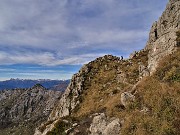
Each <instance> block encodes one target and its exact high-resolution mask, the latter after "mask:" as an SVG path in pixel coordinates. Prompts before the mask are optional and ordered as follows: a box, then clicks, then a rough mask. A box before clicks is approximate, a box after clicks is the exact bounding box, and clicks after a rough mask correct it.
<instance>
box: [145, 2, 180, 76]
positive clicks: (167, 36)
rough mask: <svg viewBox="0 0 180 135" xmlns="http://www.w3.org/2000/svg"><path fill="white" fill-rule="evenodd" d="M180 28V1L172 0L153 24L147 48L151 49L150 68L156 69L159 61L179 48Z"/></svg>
mask: <svg viewBox="0 0 180 135" xmlns="http://www.w3.org/2000/svg"><path fill="white" fill-rule="evenodd" d="M179 29H180V1H179V0H170V2H169V3H168V4H167V7H166V10H165V11H164V12H163V14H162V16H161V17H160V18H159V20H158V21H156V22H154V24H153V25H152V28H151V31H150V34H149V40H148V42H147V45H146V49H148V50H149V55H148V58H149V60H148V68H149V69H150V72H151V73H152V72H153V71H155V70H156V67H157V65H158V62H159V61H160V60H161V59H162V58H163V57H165V56H166V55H169V54H172V53H173V52H174V51H176V50H177V46H178V43H177V40H176V39H177V34H176V33H177V31H178V30H179Z"/></svg>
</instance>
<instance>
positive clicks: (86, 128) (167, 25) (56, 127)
mask: <svg viewBox="0 0 180 135" xmlns="http://www.w3.org/2000/svg"><path fill="white" fill-rule="evenodd" d="M179 19H180V1H179V0H170V1H169V3H168V4H167V7H166V10H165V11H164V12H163V14H162V16H161V17H160V19H159V20H158V21H157V22H155V23H154V24H153V26H152V28H151V31H150V35H149V40H148V42H147V45H146V47H145V49H143V50H141V51H139V52H136V53H134V54H132V55H131V57H130V59H128V60H123V59H120V58H118V57H115V56H112V55H106V56H104V57H100V58H97V59H96V60H94V61H92V62H90V63H89V64H86V65H84V66H83V67H82V68H81V70H80V71H79V73H77V74H75V75H74V76H73V77H72V80H71V83H70V85H69V86H68V88H67V89H66V91H65V93H64V94H63V96H62V98H61V99H60V101H59V103H58V105H57V106H56V107H55V108H54V109H53V111H52V112H51V114H50V116H49V119H48V122H46V123H43V124H42V125H41V126H40V127H39V128H37V129H36V132H35V135H54V134H69V135H79V134H90V135H91V134H93V135H100V134H102V135H107V134H112V135H116V134H120V133H121V134H126V135H127V134H133V133H136V134H151V133H154V132H155V133H159V134H177V132H178V131H176V130H177V129H180V128H179V127H177V125H176V124H175V123H178V121H179V117H178V114H179V108H178V107H174V106H177V104H178V103H179V100H178V99H176V102H175V99H173V98H172V97H174V98H175V97H177V95H178V92H177V93H176V92H175V93H170V92H169V91H167V90H165V88H166V89H173V90H175V91H178V90H179V88H178V86H179V83H177V82H178V81H179V77H178V74H180V73H179V65H178V63H177V62H176V60H175V59H173V60H174V61H175V66H174V68H173V69H172V71H169V70H171V67H170V68H169V69H165V70H164V69H163V70H164V72H163V74H161V75H163V76H164V75H165V74H166V72H167V71H168V73H167V76H170V79H171V80H173V81H174V82H172V83H171V84H168V83H166V82H161V81H162V80H158V79H157V78H158V77H159V76H158V75H156V74H158V73H159V72H161V71H157V70H158V67H160V64H161V63H160V62H161V61H162V60H163V58H164V57H165V58H166V56H171V55H172V58H173V57H175V56H178V57H177V59H179V55H178V54H179V53H178V52H179V45H178V40H177V39H178V38H179V37H178V34H177V33H178V31H179V29H180V25H179V23H180V20H179ZM173 55H175V56H173ZM167 60H168V58H167ZM171 60H172V59H171ZM173 60H172V61H173ZM164 67H165V66H164ZM161 68H163V67H162V66H161ZM165 68H167V67H165ZM165 77H166V76H165ZM167 78H168V77H167ZM144 83H145V84H146V85H144ZM147 86H148V87H147ZM144 89H145V90H144ZM146 89H148V90H149V92H147V91H146ZM160 90H162V91H160ZM156 91H158V92H157V93H156ZM143 94H144V95H143ZM152 95H154V96H152ZM157 95H159V97H157ZM147 97H148V98H149V97H151V98H152V99H153V100H152V99H148V98H147ZM154 97H155V98H157V99H154ZM158 98H159V99H158ZM161 99H162V100H161ZM154 101H155V102H156V101H157V102H159V103H158V105H156V103H154ZM165 101H167V102H165ZM164 102H165V103H164ZM169 102H170V103H169ZM164 104H165V105H164ZM167 104H169V105H167ZM161 105H162V106H161ZM154 106H156V107H157V108H155V107H154ZM164 106H165V107H164ZM168 106H169V107H170V108H168ZM175 110H176V111H175ZM162 112H163V114H161V113H162ZM172 112H177V113H172ZM168 113H170V114H173V116H174V117H176V119H174V120H172V119H171V118H172V117H173V116H169V115H168ZM159 114H161V115H159ZM165 114H166V115H165ZM134 115H136V116H137V119H135V117H134ZM161 116H162V117H161ZM138 118H141V119H143V120H144V121H141V119H138ZM151 118H152V119H153V120H154V121H156V123H157V124H159V125H162V127H159V125H156V123H153V124H154V125H155V126H154V127H153V126H152V125H153V124H152V119H151ZM159 119H160V121H158V120H159ZM132 120H133V121H132ZM140 121H141V123H143V122H145V123H144V125H141V124H139V123H138V122H140ZM162 121H163V122H164V123H165V125H163V124H160V123H159V122H162ZM170 121H173V122H172V123H170ZM168 122H169V123H168ZM137 123H138V124H137ZM136 124H137V125H136ZM63 125H66V126H65V127H64V126H63ZM73 125H76V126H73ZM172 125H175V127H171V126H172ZM156 127H159V128H158V129H156ZM166 127H167V129H166ZM138 129H143V130H138ZM156 130H157V131H156ZM127 131H128V132H127Z"/></svg>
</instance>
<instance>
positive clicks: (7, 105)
mask: <svg viewBox="0 0 180 135" xmlns="http://www.w3.org/2000/svg"><path fill="white" fill-rule="evenodd" d="M60 96H61V92H59V91H49V90H46V89H45V88H44V87H43V86H42V85H40V84H37V85H35V86H34V87H32V88H30V89H16V90H5V91H0V102H1V103H0V129H1V130H3V129H4V130H7V129H8V128H9V129H10V130H11V129H12V130H13V132H14V134H16V133H15V132H16V131H19V130H20V131H21V132H22V133H24V134H27V133H26V132H25V131H23V130H30V131H31V132H29V133H28V135H31V134H33V130H34V129H35V126H36V125H37V124H39V123H41V122H43V121H45V120H46V119H47V117H48V116H49V114H50V112H51V111H52V109H53V107H54V105H55V103H56V102H57V101H58V100H59V98H60ZM25 125H29V126H30V125H31V127H29V129H26V128H24V129H23V128H22V127H23V126H25ZM14 126H15V128H13V127H14ZM18 128H19V129H18ZM21 128H22V129H21ZM13 132H12V133H13ZM0 134H1V133H0ZM2 134H3V135H6V133H5V132H2Z"/></svg>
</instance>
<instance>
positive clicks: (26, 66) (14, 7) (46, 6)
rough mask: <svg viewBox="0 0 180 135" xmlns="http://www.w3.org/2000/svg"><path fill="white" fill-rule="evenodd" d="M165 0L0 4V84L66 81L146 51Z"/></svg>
mask: <svg viewBox="0 0 180 135" xmlns="http://www.w3.org/2000/svg"><path fill="white" fill-rule="evenodd" d="M167 2H168V0H0V80H7V79H10V78H22V79H70V78H71V76H72V75H73V74H74V73H76V72H78V70H79V69H80V67H81V66H82V65H83V64H85V63H88V62H90V61H92V60H94V59H95V58H97V57H101V56H104V55H106V54H112V55H116V56H124V57H126V58H127V57H128V56H129V55H130V53H132V52H133V51H137V50H140V49H142V48H144V46H145V44H146V42H147V39H148V34H149V30H150V28H151V25H152V23H153V22H154V21H156V20H158V18H159V17H160V16H161V14H162V12H163V11H164V9H165V7H166V4H167Z"/></svg>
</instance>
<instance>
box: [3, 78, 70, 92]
mask: <svg viewBox="0 0 180 135" xmlns="http://www.w3.org/2000/svg"><path fill="white" fill-rule="evenodd" d="M69 83H70V80H50V79H39V80H30V79H10V80H6V81H0V90H5V89H15V88H31V87H32V86H34V85H35V84H41V85H43V86H44V87H45V88H47V89H51V90H59V91H64V90H65V89H66V88H67V86H68V84H69Z"/></svg>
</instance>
